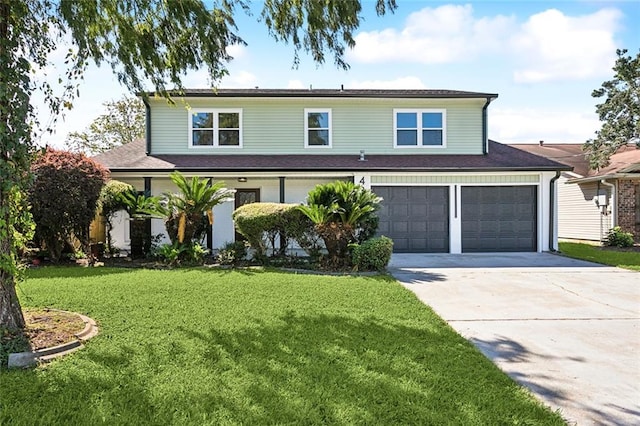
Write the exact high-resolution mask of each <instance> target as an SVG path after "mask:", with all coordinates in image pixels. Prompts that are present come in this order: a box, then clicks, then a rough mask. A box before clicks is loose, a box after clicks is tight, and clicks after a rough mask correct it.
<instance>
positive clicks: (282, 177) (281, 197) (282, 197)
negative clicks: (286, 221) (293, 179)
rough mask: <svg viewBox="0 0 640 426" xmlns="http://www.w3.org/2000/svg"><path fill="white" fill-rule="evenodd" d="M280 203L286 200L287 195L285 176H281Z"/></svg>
mask: <svg viewBox="0 0 640 426" xmlns="http://www.w3.org/2000/svg"><path fill="white" fill-rule="evenodd" d="M279 179H280V203H284V200H285V196H284V180H285V177H284V176H280V177H279Z"/></svg>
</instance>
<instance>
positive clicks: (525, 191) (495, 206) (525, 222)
mask: <svg viewBox="0 0 640 426" xmlns="http://www.w3.org/2000/svg"><path fill="white" fill-rule="evenodd" d="M537 194H538V191H537V187H536V186H528V185H527V186H463V187H462V193H461V205H462V209H461V214H462V216H461V220H462V251H463V252H465V253H470V252H518V251H523V252H525V251H536V250H537V223H538V220H537V217H538V215H537V210H538V209H537V206H538V202H537Z"/></svg>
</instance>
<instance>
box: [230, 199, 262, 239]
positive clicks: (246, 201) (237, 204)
mask: <svg viewBox="0 0 640 426" xmlns="http://www.w3.org/2000/svg"><path fill="white" fill-rule="evenodd" d="M258 202H260V190H259V189H245V188H242V189H236V201H235V208H236V209H237V208H238V207H241V206H244V205H245V204H251V203H258ZM243 240H244V237H243V236H242V235H241V234H239V233H238V232H237V231H236V241H243Z"/></svg>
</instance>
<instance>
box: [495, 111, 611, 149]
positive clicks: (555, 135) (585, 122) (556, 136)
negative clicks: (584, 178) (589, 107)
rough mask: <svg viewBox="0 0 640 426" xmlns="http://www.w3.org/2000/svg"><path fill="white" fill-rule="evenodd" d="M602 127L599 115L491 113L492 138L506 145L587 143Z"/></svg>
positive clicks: (576, 113)
mask: <svg viewBox="0 0 640 426" xmlns="http://www.w3.org/2000/svg"><path fill="white" fill-rule="evenodd" d="M599 126H600V122H599V121H598V117H597V116H596V114H595V113H581V112H576V111H553V110H540V109H517V110H515V109H500V108H496V109H493V110H491V111H490V113H489V137H490V138H491V139H494V140H497V141H498V142H503V143H532V142H538V141H541V140H543V141H545V142H551V143H554V142H563V143H583V142H585V141H586V140H587V139H589V138H591V137H593V134H594V132H595V131H596V130H597V129H599Z"/></svg>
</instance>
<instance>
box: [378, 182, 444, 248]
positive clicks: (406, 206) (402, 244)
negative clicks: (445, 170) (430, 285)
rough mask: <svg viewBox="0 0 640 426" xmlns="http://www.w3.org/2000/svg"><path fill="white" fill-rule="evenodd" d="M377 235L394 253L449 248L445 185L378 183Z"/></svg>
mask: <svg viewBox="0 0 640 426" xmlns="http://www.w3.org/2000/svg"><path fill="white" fill-rule="evenodd" d="M372 189H373V191H374V192H375V193H376V194H378V195H379V196H381V197H382V198H383V199H384V200H383V201H382V203H381V208H380V210H379V212H378V216H379V217H380V225H379V227H378V235H386V236H387V237H389V238H391V239H392V240H393V251H395V252H398V253H448V252H449V187H418V186H378V187H374V188H372Z"/></svg>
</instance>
